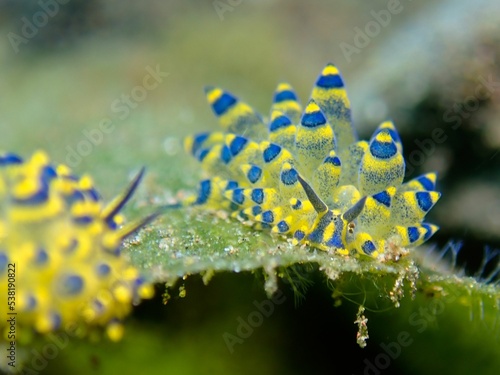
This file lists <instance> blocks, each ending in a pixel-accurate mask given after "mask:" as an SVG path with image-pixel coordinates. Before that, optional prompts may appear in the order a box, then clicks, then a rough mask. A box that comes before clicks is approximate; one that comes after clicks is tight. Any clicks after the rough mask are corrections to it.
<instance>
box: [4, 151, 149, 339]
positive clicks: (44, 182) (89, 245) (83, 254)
mask: <svg viewBox="0 0 500 375" xmlns="http://www.w3.org/2000/svg"><path fill="white" fill-rule="evenodd" d="M142 174H143V171H141V173H139V175H138V176H137V177H136V178H135V179H134V180H133V181H132V183H131V184H130V186H129V187H128V189H126V191H125V192H124V193H123V194H122V195H120V196H118V197H117V198H116V199H115V200H113V201H112V202H111V203H110V204H108V205H104V204H103V202H102V199H101V198H100V196H99V194H98V192H97V191H96V189H95V188H94V186H93V182H92V180H91V178H90V177H89V176H82V177H77V176H75V175H74V174H72V172H71V170H70V169H69V168H68V167H66V166H64V165H54V164H51V163H50V162H49V160H48V157H47V155H46V154H45V153H43V152H36V153H34V154H33V155H32V157H31V158H29V159H27V160H23V159H22V158H20V157H19V156H17V155H15V154H11V153H6V154H0V296H2V304H1V308H2V311H4V309H6V308H7V310H8V311H7V313H9V316H10V315H12V316H15V319H16V330H15V332H16V334H15V337H16V340H17V339H21V340H23V337H24V338H25V339H26V338H27V339H28V340H29V337H30V336H31V335H32V334H33V333H36V334H42V335H43V334H47V333H50V332H54V331H57V330H64V329H71V330H74V331H75V332H79V334H80V335H82V336H83V335H85V333H89V332H90V331H92V330H93V329H94V328H96V327H98V328H100V327H103V328H105V329H106V332H107V334H108V336H109V337H110V338H111V339H112V340H118V339H119V338H120V337H121V334H122V331H123V327H122V325H121V323H120V322H121V321H122V319H123V318H124V317H125V316H126V315H128V313H129V312H130V311H131V309H132V304H133V303H137V302H138V301H139V300H140V299H141V298H150V297H152V294H153V287H152V285H151V284H149V283H147V282H146V281H145V280H144V279H143V278H142V277H141V276H140V275H139V272H138V270H137V269H136V268H135V267H133V266H132V265H130V264H129V262H128V259H127V258H126V257H125V256H124V255H123V254H120V246H121V243H122V240H123V239H124V238H125V237H126V236H128V235H129V234H131V233H133V232H135V231H136V230H137V229H138V228H140V227H141V226H142V225H143V224H145V223H146V222H147V221H148V220H150V219H151V218H152V217H148V218H146V219H143V220H139V221H135V222H131V223H128V224H124V223H123V217H122V216H121V215H120V214H119V211H120V210H121V208H122V207H123V206H124V204H125V203H126V202H127V200H128V199H129V198H130V197H131V195H132V194H133V192H134V190H135V189H136V187H137V185H138V183H139V181H140V179H141V177H142ZM4 316H7V315H5V314H4ZM0 329H1V331H2V340H7V341H9V340H8V337H9V332H10V330H11V327H10V325H9V323H8V322H7V321H6V319H2V321H1V322H0Z"/></svg>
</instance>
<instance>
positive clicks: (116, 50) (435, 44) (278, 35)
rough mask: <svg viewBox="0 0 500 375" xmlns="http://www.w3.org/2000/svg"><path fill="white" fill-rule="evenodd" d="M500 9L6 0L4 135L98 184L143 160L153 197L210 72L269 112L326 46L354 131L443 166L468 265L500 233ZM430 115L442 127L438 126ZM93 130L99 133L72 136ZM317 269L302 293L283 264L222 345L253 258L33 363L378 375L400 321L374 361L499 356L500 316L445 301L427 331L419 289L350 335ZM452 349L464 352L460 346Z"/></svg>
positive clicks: (449, 214)
mask: <svg viewBox="0 0 500 375" xmlns="http://www.w3.org/2000/svg"><path fill="white" fill-rule="evenodd" d="M499 21H500V3H498V2H496V1H494V0H490V1H484V0H480V1H477V2H474V3H472V2H467V1H466V0H453V1H452V0H448V1H445V0H440V1H430V0H427V1H423V0H422V1H411V0H401V1H399V2H398V1H395V0H392V1H378V0H377V1H370V2H368V1H319V0H314V1H307V2H306V1H299V0H290V1H262V0H241V1H237V0H232V1H229V0H222V1H211V0H208V1H194V0H191V1H141V2H137V1H132V0H121V1H118V0H87V1H85V0H73V1H72V0H69V1H60V2H56V1H55V0H54V1H50V0H45V1H44V0H42V1H41V2H37V1H22V0H16V1H15V0H10V1H9V0H0V35H1V36H2V37H1V38H0V62H1V67H2V69H1V73H0V150H9V151H14V152H17V153H19V154H21V155H23V156H28V155H29V154H31V153H32V152H33V151H34V150H36V149H44V150H46V151H47V152H48V153H49V154H50V156H51V158H52V159H53V160H55V161H58V162H69V163H70V164H73V168H74V170H75V171H76V172H77V173H79V174H82V173H89V174H91V175H92V176H93V177H94V178H95V181H96V185H97V186H98V187H99V189H100V191H101V192H102V194H103V196H104V197H106V198H110V197H112V196H113V195H114V194H116V193H118V192H119V191H121V189H122V187H123V186H124V185H125V184H126V182H127V181H128V180H129V179H130V177H131V176H132V174H133V173H135V172H136V171H137V170H138V168H140V167H141V166H146V167H147V170H148V174H147V178H146V179H147V183H146V184H144V186H143V187H141V190H140V191H139V194H138V201H139V202H142V203H141V204H142V205H143V206H145V205H146V203H148V202H149V203H164V202H167V201H169V200H171V199H172V198H173V197H175V194H176V191H178V190H179V189H193V188H194V187H195V184H196V182H197V180H198V178H199V168H197V165H196V164H195V162H194V161H193V160H191V159H190V158H189V157H188V156H186V155H185V154H184V152H183V150H182V139H183V137H184V136H186V135H188V134H192V133H193V132H197V131H203V130H211V129H216V128H217V123H216V121H215V119H214V117H213V115H212V113H211V110H210V108H209V107H208V105H207V104H206V101H205V98H204V95H203V87H204V86H205V85H207V84H215V85H219V86H221V87H224V88H226V89H228V90H230V91H231V92H233V93H235V94H236V95H238V96H239V97H240V98H242V99H243V100H245V101H247V102H249V103H250V104H252V105H253V106H254V107H255V108H257V109H258V110H259V111H261V113H263V114H265V115H267V114H268V113H267V111H268V108H269V106H270V103H271V99H272V93H273V90H274V89H275V87H276V84H277V83H279V82H281V81H287V82H289V83H291V84H292V85H293V86H294V88H295V89H296V91H297V93H298V94H299V96H300V97H301V98H302V100H303V102H304V101H306V100H307V98H308V96H309V93H310V89H311V87H312V84H313V82H314V81H315V79H316V77H317V75H318V74H319V72H320V70H321V69H322V68H323V66H324V65H325V64H326V63H327V62H333V63H335V64H336V65H337V66H338V67H339V69H340V70H341V72H342V74H343V77H344V80H345V82H346V85H347V89H348V94H349V96H350V99H351V102H352V108H353V115H354V121H355V126H356V128H357V129H358V133H359V135H360V138H368V137H369V136H370V134H371V133H372V132H373V130H374V129H375V128H376V126H377V125H378V124H379V123H380V122H381V121H383V120H385V119H387V118H391V119H393V120H394V122H395V124H396V126H397V128H398V129H399V131H400V135H401V137H402V138H403V145H404V147H405V150H404V153H405V156H406V158H407V160H411V161H412V163H410V165H409V166H408V173H407V178H411V177H414V176H417V175H418V174H420V173H422V172H427V171H431V170H437V171H438V172H439V181H438V186H439V190H440V191H441V192H442V193H443V196H442V198H441V200H440V202H439V203H438V204H437V205H436V207H435V208H434V209H433V211H432V213H431V215H430V217H429V219H430V220H431V221H433V222H436V223H438V224H439V225H440V227H441V230H440V231H439V232H438V234H436V236H435V237H434V240H433V241H434V244H435V246H439V247H442V246H444V244H446V243H447V242H448V241H449V240H451V239H457V240H463V242H464V245H463V251H462V252H461V253H460V259H459V262H460V264H465V265H464V267H466V271H467V272H468V273H474V271H475V270H477V267H478V265H479V262H480V259H481V256H482V249H483V247H484V246H486V245H489V246H491V247H497V248H498V247H500V231H499V230H498V228H499V227H500V156H499V149H500V104H499V103H500V102H499V98H500V64H499V57H500V32H499V31H500V22H499ZM151 70H153V71H155V70H156V71H159V72H161V74H160V73H159V81H158V84H157V85H155V87H154V88H152V89H150V90H142V89H140V88H137V87H143V86H144V84H145V83H144V78H145V77H146V76H147V75H150V74H151ZM150 82H152V81H150ZM478 87H479V88H481V89H478ZM127 96H128V97H129V98H130V97H131V98H132V99H127ZM134 98H136V100H134ZM137 99H138V100H137ZM103 122H105V123H106V124H108V125H107V126H108V128H106V129H109V131H107V132H104V131H102V123H103ZM435 129H441V130H442V134H445V136H446V140H444V141H443V142H441V141H439V142H436V141H432V137H433V131H435ZM99 130H101V131H100V135H98V134H99V132H98V131H99ZM88 137H94V138H93V139H94V143H93V144H91V146H90V148H88V147H87V148H82V146H79V145H80V144H81V143H82V141H83V142H84V141H85V140H88ZM440 139H443V136H441V137H440ZM87 144H89V143H88V142H87ZM79 147H80V149H79ZM78 150H80V151H84V152H80V151H78ZM75 152H76V154H79V155H77V156H75ZM83 154H84V155H83ZM71 155H72V156H71ZM304 272H306V271H304ZM308 275H309V278H310V280H311V281H312V282H313V283H312V285H311V286H310V287H309V289H308V290H307V291H306V292H305V293H304V294H305V298H303V299H302V300H300V301H298V302H297V301H295V296H294V293H293V291H292V288H291V287H290V285H288V284H286V283H280V290H282V291H283V293H284V295H285V297H286V298H285V301H284V303H282V304H279V305H276V306H275V311H274V312H273V314H272V315H271V316H270V317H269V318H266V319H264V321H263V323H262V325H261V326H259V327H258V328H256V329H255V332H254V333H253V334H252V335H251V336H250V337H249V338H248V339H245V340H244V342H243V343H242V344H237V345H236V346H235V350H234V353H233V354H231V353H230V351H229V350H228V348H227V347H226V345H225V342H224V339H223V334H224V333H225V332H229V333H232V334H234V332H236V329H237V327H238V324H239V323H238V320H237V319H238V317H242V318H243V319H246V317H247V316H248V314H250V313H251V312H252V311H254V310H255V306H254V304H253V302H254V301H258V302H260V301H263V300H264V299H265V298H266V296H265V293H264V291H263V288H262V285H263V279H262V277H261V276H260V277H259V275H253V274H246V273H242V274H229V273H227V274H218V275H216V276H215V277H214V279H213V280H212V281H211V282H210V283H209V284H208V286H205V285H204V284H203V282H202V280H201V278H198V277H197V276H194V277H191V278H189V279H188V280H187V281H186V282H185V287H186V291H187V296H186V297H184V298H181V297H178V296H177V295H173V297H172V299H171V300H170V301H169V302H168V304H167V305H163V304H162V301H161V300H162V298H161V294H162V292H163V291H164V288H163V287H162V286H161V285H159V286H158V293H157V295H158V297H157V298H156V299H154V300H152V301H148V302H145V303H143V304H141V305H140V306H138V307H137V308H136V309H135V310H134V314H133V316H132V317H131V319H130V320H129V321H128V324H127V333H126V336H125V338H124V340H123V341H122V342H120V343H118V344H110V343H108V342H105V341H104V342H100V343H96V344H89V343H84V342H79V341H77V340H72V341H70V343H69V345H68V346H67V347H66V348H65V349H64V350H62V351H61V353H60V355H59V356H58V357H57V358H56V359H54V360H52V361H50V363H48V367H46V368H45V369H44V370H43V371H42V372H41V373H44V374H66V373H74V374H77V373H82V374H83V373H96V374H111V373H123V374H140V373H146V372H149V373H167V374H213V373H220V374H223V373H242V374H254V373H260V374H276V373H287V374H301V373H328V374H330V373H338V374H351V373H353V374H362V373H364V372H365V373H372V374H375V373H376V372H375V370H366V368H367V367H366V366H367V362H366V361H371V363H373V362H374V361H375V358H376V357H377V355H379V354H380V353H383V350H382V349H381V347H380V344H381V343H386V344H387V343H389V342H392V341H394V340H396V338H397V337H398V334H399V333H400V332H402V331H407V332H409V335H410V337H411V339H412V344H411V346H409V347H408V348H404V349H403V350H402V352H401V355H398V356H396V357H397V358H394V359H391V361H390V364H389V365H388V366H387V368H386V369H384V370H380V373H384V374H401V373H404V374H421V373H427V374H431V373H436V374H437V373H443V372H453V373H455V374H469V373H471V372H472V371H473V370H472V369H474V371H475V372H476V373H480V374H490V373H491V374H493V373H496V372H495V370H498V367H497V366H496V364H498V362H495V361H493V360H492V358H491V356H492V355H493V354H494V353H495V352H496V353H498V349H499V345H498V342H499V333H498V325H497V326H495V327H494V329H492V328H491V327H485V324H483V323H482V322H481V319H480V318H478V317H477V316H474V317H473V318H471V320H470V326H467V327H459V329H458V330H457V328H456V327H457V326H454V321H455V320H454V319H455V316H454V314H456V312H455V311H453V312H451V311H446V309H445V312H444V313H443V318H442V319H438V320H437V321H432V322H431V323H432V324H430V326H432V327H430V328H428V329H425V330H424V331H423V332H421V333H420V332H418V331H417V330H416V327H415V325H411V324H410V323H409V321H408V316H410V315H411V312H412V311H418V309H417V308H415V306H414V305H413V306H410V305H407V306H406V305H404V306H403V307H402V309H403V310H404V309H406V310H407V311H408V314H402V313H400V312H399V311H398V314H396V313H395V312H394V311H393V310H389V311H388V312H380V313H377V314H372V315H370V323H369V328H370V339H369V340H368V346H367V347H366V348H365V349H360V348H359V347H358V346H357V345H356V340H355V335H356V332H357V327H356V325H355V324H353V319H352V317H353V316H354V315H355V312H356V310H357V307H356V306H355V305H354V304H349V303H344V304H342V306H341V307H338V308H336V307H334V306H333V304H334V300H333V299H332V298H331V291H330V290H329V289H328V287H327V285H326V283H325V281H324V280H323V278H322V277H321V276H320V275H319V274H318V273H317V272H315V271H310V272H309V271H308ZM359 293H361V292H359ZM419 298H424V297H419ZM419 302H420V303H421V305H424V306H425V305H426V304H427V302H428V301H426V300H425V299H423V300H420V301H419ZM382 308H383V307H381V309H382ZM406 310H404V311H406ZM461 313H463V314H468V313H469V312H468V311H465V310H464V311H463V312H461ZM461 319H462V320H460V319H459V321H463V318H461ZM447 325H449V327H448V329H447ZM450 332H452V333H453V337H450V336H449V334H450ZM465 332H468V333H467V334H471V335H477V337H479V338H480V337H483V336H484V341H485V348H481V347H477V346H473V345H469V346H468V344H467V342H465V341H466V340H465V339H464V338H465V337H467V336H466V333H465ZM462 333H463V336H462ZM478 340H480V339H478ZM431 344H432V345H431ZM486 347H487V348H486ZM456 353H461V355H464V353H466V354H467V356H466V357H461V358H456V360H452V359H453V358H455V356H456ZM492 353H493V354H492ZM365 360H366V361H365ZM366 371H368V372H366ZM370 371H371V372H370Z"/></svg>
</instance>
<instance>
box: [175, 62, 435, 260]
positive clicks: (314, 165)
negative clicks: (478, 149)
mask: <svg viewBox="0 0 500 375" xmlns="http://www.w3.org/2000/svg"><path fill="white" fill-rule="evenodd" d="M206 96H207V99H208V102H209V104H210V106H211V107H212V110H213V112H214V113H215V115H216V117H217V118H218V120H219V122H220V125H221V126H222V130H221V131H216V132H206V133H200V134H196V135H194V136H190V137H188V138H187V139H186V140H185V148H186V150H187V152H189V153H190V154H191V155H193V156H194V157H195V158H196V159H197V160H198V161H199V162H200V164H201V166H202V168H203V170H204V172H205V173H206V176H207V178H206V179H204V180H202V181H201V182H200V186H199V191H198V193H197V194H196V195H195V196H192V197H189V198H187V199H186V200H185V201H184V202H183V204H184V205H196V206H202V207H204V208H207V209H216V210H217V209H223V210H227V211H229V212H231V213H232V215H233V216H234V217H237V218H240V219H241V221H242V222H244V223H247V224H251V225H253V226H254V227H256V228H259V229H268V230H270V231H271V232H272V233H275V234H280V235H285V236H288V237H289V238H290V239H291V240H292V242H293V243H294V244H308V245H310V246H312V247H315V248H318V249H321V250H325V251H331V252H336V253H338V254H342V255H367V256H370V257H373V258H379V259H384V257H386V258H387V257H388V258H391V254H394V252H395V250H394V249H399V250H400V249H408V248H411V247H415V246H418V245H420V244H422V243H423V242H424V241H426V240H428V239H429V238H430V237H431V236H432V235H433V234H434V233H435V232H436V231H437V230H438V227H437V226H436V225H433V224H429V223H426V222H423V220H424V218H425V216H426V214H427V213H428V212H429V210H430V209H431V208H432V207H433V206H434V204H435V203H436V202H437V200H438V199H439V197H440V193H439V192H437V191H435V185H436V174H435V173H427V174H424V175H422V176H419V177H417V178H414V179H412V180H410V181H407V182H404V174H405V160H404V158H403V153H402V151H403V146H402V144H401V139H400V137H399V135H398V133H397V131H396V128H395V126H394V124H393V123H392V122H391V121H386V122H383V123H382V124H381V125H380V126H379V127H378V128H377V129H376V130H375V132H374V133H373V135H372V137H371V139H370V140H369V141H359V140H357V136H356V134H355V131H354V128H353V126H352V120H351V105H350V102H349V99H348V97H347V94H346V90H345V88H344V82H343V79H342V77H341V75H340V73H339V71H338V69H337V68H336V67H335V66H334V65H333V64H328V65H327V66H326V67H325V68H324V69H323V71H322V72H321V74H320V76H319V78H318V79H317V81H316V83H315V85H314V87H313V90H312V93H311V97H310V99H309V101H308V102H307V104H306V105H305V108H302V105H301V104H300V102H299V100H298V98H297V95H296V93H295V91H294V90H293V89H292V87H291V86H290V85H289V84H287V83H280V84H279V85H278V87H277V89H276V91H275V93H274V98H273V103H272V106H271V110H270V114H269V120H265V119H264V117H263V116H262V115H260V114H259V113H258V112H257V111H255V110H254V109H253V108H252V107H250V106H249V105H248V104H246V103H244V102H242V101H241V100H240V99H238V98H237V97H235V96H234V95H232V94H231V93H229V92H227V91H225V90H223V89H221V88H217V87H207V88H206ZM399 250H398V251H399ZM392 258H394V257H392Z"/></svg>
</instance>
